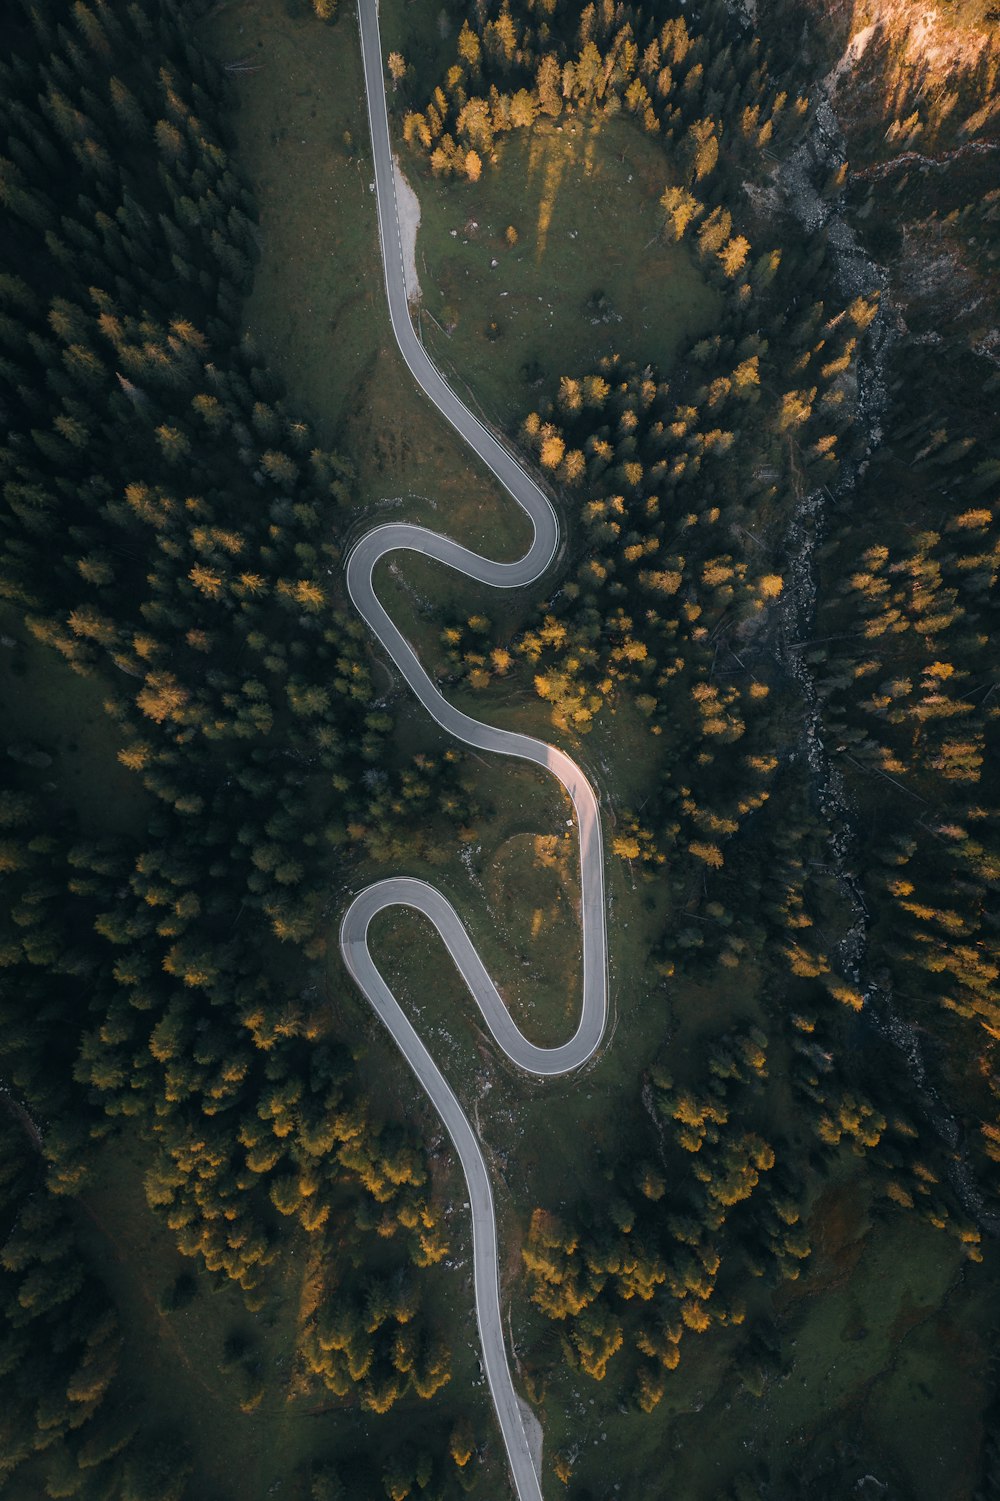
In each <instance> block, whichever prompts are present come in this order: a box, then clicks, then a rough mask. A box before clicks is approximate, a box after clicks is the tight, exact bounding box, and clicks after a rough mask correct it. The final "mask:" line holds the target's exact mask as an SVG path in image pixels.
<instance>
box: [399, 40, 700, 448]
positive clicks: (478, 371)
mask: <svg viewBox="0 0 1000 1501" xmlns="http://www.w3.org/2000/svg"><path fill="white" fill-rule="evenodd" d="M387 29H388V28H387ZM495 157H496V160H495V162H494V164H493V165H491V166H488V167H487V168H486V169H485V170H484V173H483V176H482V178H481V179H480V181H479V182H478V183H475V184H472V183H468V182H463V181H460V180H456V179H447V180H445V181H443V182H435V181H434V179H433V177H432V176H431V175H430V174H429V173H428V172H427V171H426V170H425V169H421V167H420V166H419V164H418V163H417V162H416V161H413V159H412V158H411V159H409V160H408V162H407V167H408V170H409V171H410V175H411V178H412V180H413V182H414V184H415V186H416V188H417V190H418V193H419V196H420V201H421V206H422V214H421V228H420V235H419V238H418V240H417V270H418V274H419V276H420V282H421V290H422V293H423V306H424V308H425V309H426V310H427V311H428V312H429V313H431V314H432V315H433V316H434V318H435V319H436V320H437V324H438V325H443V326H444V327H447V328H450V329H451V332H450V335H447V336H446V335H445V334H444V333H443V331H442V328H441V327H440V326H436V325H435V324H434V323H432V322H429V321H428V319H427V318H423V319H422V320H421V328H422V332H423V336H424V339H425V340H426V342H427V346H428V348H429V349H430V350H431V352H432V353H433V355H434V357H435V359H436V360H438V362H439V363H440V364H441V365H442V366H443V367H444V368H445V369H446V370H449V371H453V372H455V373H456V374H457V375H458V376H459V377H460V378H461V379H462V380H463V381H464V382H467V383H468V385H469V386H470V387H471V389H472V392H473V393H474V395H475V396H476V397H477V398H478V399H479V401H480V402H481V403H482V406H483V408H484V409H485V411H486V413H487V415H488V416H489V417H490V418H491V419H492V420H493V421H495V422H498V423H500V424H501V425H503V426H515V425H516V423H517V422H518V421H519V420H520V418H521V417H522V416H523V415H524V413H525V411H527V410H530V408H531V407H532V406H534V405H535V404H536V403H537V402H538V401H539V400H547V399H548V397H549V395H550V393H551V392H552V391H553V390H554V389H555V387H556V386H557V385H558V383H559V377H560V376H562V375H571V374H579V373H585V372H586V371H587V370H590V369H592V368H593V367H594V365H595V363H596V361H597V360H598V359H599V358H600V356H602V355H605V354H615V353H625V354H627V355H628V356H629V357H630V358H634V359H636V360H638V361H639V363H640V364H645V363H647V362H651V363H654V364H657V365H659V366H660V368H661V369H663V368H667V367H668V366H669V365H670V362H671V360H672V359H673V357H674V355H675V353H676V351H677V349H678V348H679V347H680V346H682V345H683V344H684V343H686V342H687V341H688V340H690V339H691V338H692V337H697V336H698V335H699V334H701V333H702V332H704V330H705V329H706V328H709V327H711V324H712V320H713V316H714V313H715V310H716V306H717V298H716V296H715V294H714V293H713V292H712V291H711V290H710V289H709V288H708V287H707V286H706V285H705V283H704V281H703V280H702V278H701V276H700V275H699V273H698V270H697V268H696V267H695V265H694V262H693V258H692V255H691V253H690V250H689V247H688V246H687V245H676V246H667V245H665V244H663V243H662V241H661V239H660V235H659V226H660V221H661V219H662V210H661V209H660V207H659V198H660V194H661V193H662V192H663V189H664V187H665V185H666V182H667V172H666V165H665V159H664V156H663V153H662V151H661V150H660V149H659V148H658V147H657V146H656V145H655V144H654V143H653V142H652V141H651V140H650V139H649V138H648V137H646V136H643V135H642V134H640V132H639V131H638V130H637V129H636V128H635V126H634V125H632V124H631V123H630V122H626V121H623V120H612V121H609V122H601V123H585V122H584V121H583V120H582V119H572V118H570V119H567V121H566V123H565V124H560V125H552V124H550V123H543V124H540V125H539V126H538V127H537V128H536V129H535V130H533V131H532V132H531V134H530V135H527V134H525V133H524V132H516V133H512V134H511V135H510V136H508V137H506V138H505V139H503V140H502V141H500V142H499V143H498V146H497V150H496V152H495ZM411 163H412V164H411ZM508 225H513V226H514V227H515V229H516V230H517V233H518V240H517V244H516V245H515V246H514V247H513V248H511V247H510V246H508V245H507V243H506V240H505V231H506V229H507V226H508ZM602 294H603V297H604V298H605V299H606V304H607V305H604V306H602V307H601V309H600V311H599V310H598V308H597V307H596V305H594V306H591V305H589V304H591V303H593V304H596V303H597V300H598V299H599V298H600V297H601V296H602ZM452 325H453V326H452ZM491 325H495V327H494V329H493V330H492V334H493V336H492V337H491ZM497 330H499V332H497Z"/></svg>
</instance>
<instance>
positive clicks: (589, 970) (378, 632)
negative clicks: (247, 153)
mask: <svg viewBox="0 0 1000 1501" xmlns="http://www.w3.org/2000/svg"><path fill="white" fill-rule="evenodd" d="M359 23H360V28H361V46H362V54H363V60H364V71H365V85H366V94H367V99H368V117H369V122H370V125H371V133H372V151H373V157H374V163H375V183H376V193H377V198H378V216H379V235H380V239H381V246H382V261H383V266H384V269H385V282H386V292H387V295H388V301H389V313H390V317H391V320H392V327H393V331H394V333H395V336H396V340H397V343H398V344H399V348H400V351H401V353H402V355H403V358H404V360H405V361H406V364H407V366H408V368H409V370H410V372H411V374H412V375H413V377H414V379H415V380H416V381H417V383H418V385H419V386H420V387H421V388H422V390H423V391H424V392H425V394H426V395H427V396H428V398H429V399H430V400H431V401H432V402H433V403H434V405H435V406H436V407H437V408H438V410H439V411H440V412H441V413H442V414H443V415H444V416H445V417H446V418H447V420H448V421H449V422H450V423H451V425H452V426H453V427H454V428H455V430H456V431H457V432H458V433H459V434H460V435H461V437H462V438H464V439H465V441H466V442H467V443H468V444H469V446H470V447H471V448H472V449H473V450H474V451H475V452H476V453H477V454H478V455H479V457H480V458H481V459H482V460H483V462H484V463H485V464H486V465H487V466H488V467H489V468H490V469H491V470H492V472H493V474H494V475H495V476H496V478H497V479H498V480H499V481H500V483H501V484H502V485H503V486H504V488H505V489H506V490H507V491H508V493H509V494H510V495H511V496H512V497H513V499H514V500H515V501H516V502H517V504H518V505H519V506H520V507H521V508H522V510H524V511H525V512H526V513H527V515H528V517H529V518H530V520H531V522H532V525H533V527H534V539H533V541H532V544H531V546H530V547H529V549H528V551H527V552H526V553H525V555H524V557H523V558H520V559H518V560H517V561H516V562H513V563H496V562H493V561H492V560H491V559H489V558H484V557H481V556H480V555H479V554H477V553H474V552H471V551H470V550H469V549H468V548H465V547H462V546H461V545H460V544H459V543H457V542H454V541H452V540H451V539H450V538H448V537H444V536H441V535H440V534H438V533H435V532H431V531H429V530H427V529H426V528H424V527H420V526H412V525H409V524H406V523H393V524H389V525H387V526H379V527H376V528H374V529H373V530H372V531H371V532H368V533H367V534H366V535H365V536H364V537H362V538H361V540H360V541H359V542H358V544H357V546H356V547H355V548H354V549H353V551H352V552H351V554H350V557H349V558H348V561H347V587H348V590H349V593H350V596H351V599H352V600H353V602H354V604H355V606H356V607H357V609H358V611H359V613H360V614H361V616H362V617H363V618H364V620H365V621H366V622H367V624H368V625H369V627H370V628H371V630H372V631H373V633H374V634H375V636H377V638H378V640H379V641H380V642H381V644H382V646H383V647H384V649H385V650H386V651H387V652H388V654H389V656H390V657H391V658H392V660H393V661H394V662H395V664H396V666H397V667H398V668H399V670H400V672H401V673H402V674H403V677H404V678H405V679H406V682H407V683H408V684H409V686H410V688H411V689H412V690H413V692H414V693H415V694H416V696H417V698H418V699H419V700H420V702H421V703H422V704H423V706H424V708H425V709H426V710H427V712H428V713H429V714H430V715H431V716H432V717H433V718H434V719H435V720H436V721H437V722H438V724H440V725H441V726H442V727H443V728H444V729H446V730H447V731H448V732H449V733H450V734H452V735H454V736H455V737H456V739H458V740H461V741H463V742H464V743H465V744H467V745H471V746H474V747H476V749H478V750H483V751H494V752H496V753H497V754H499V755H506V756H517V757H520V758H521V759H522V760H526V761H531V762H533V763H534V764H535V765H536V766H540V767H542V768H544V769H545V770H546V771H550V772H551V773H552V774H553V776H555V777H556V778H558V780H559V781H560V782H561V783H562V785H563V787H564V788H565V789H566V792H567V793H568V795H569V797H570V800H571V802H572V805H573V810H574V813H575V821H576V830H577V834H578V836H579V848H580V890H581V936H582V943H583V997H582V1003H581V1009H580V1021H579V1025H578V1027H577V1030H576V1032H575V1033H574V1035H573V1036H572V1037H571V1038H570V1040H569V1041H568V1042H566V1043H564V1044H563V1045H562V1046H561V1047H558V1048H539V1047H535V1046H534V1045H533V1044H532V1043H530V1042H529V1041H528V1040H527V1038H526V1037H525V1036H524V1035H523V1034H522V1033H521V1031H520V1030H519V1029H518V1027H517V1026H515V1024H514V1021H513V1019H512V1018H511V1016H510V1013H509V1012H508V1010H507V1008H506V1006H505V1005H504V1003H503V1001H502V1000H501V998H500V996H499V994H498V992H497V989H496V986H495V985H494V984H493V981H492V980H491V979H490V977H489V975H488V974H487V973H486V970H485V969H484V967H483V964H482V961H481V960H480V958H479V955H478V954H477V953H476V950H475V948H474V947H473V945H472V942H471V940H470V938H469V935H468V933H467V932H466V930H465V928H464V926H463V924H462V922H461V919H460V918H459V916H458V914H457V913H456V911H455V909H454V908H453V907H452V905H451V903H450V902H448V901H447V900H446V898H445V897H443V896H442V895H441V893H440V892H439V891H436V890H435V889H434V888H433V887H432V886H428V885H427V883H426V882H425V881H418V880H413V879H411V878H409V877H402V876H400V877H393V878H391V879H389V880H386V881H379V882H377V883H376V884H375V885H373V886H369V887H368V888H367V889H366V890H364V891H362V892H361V893H360V894H359V895H358V896H356V897H355V898H354V900H353V901H352V902H351V905H350V906H349V907H348V909H347V912H346V913H345V914H344V917H343V920H342V923H341V928H340V950H341V954H342V956H343V959H344V963H345V965H346V966H347V969H348V970H349V972H350V973H351V975H352V976H353V977H354V979H355V981H356V982H357V984H358V986H359V987H360V989H361V990H362V991H363V993H364V994H365V996H366V997H367V999H368V1000H369V1001H370V1003H371V1005H372V1006H373V1007H374V1009H375V1010H376V1012H377V1013H378V1015H379V1016H380V1017H381V1018H382V1021H383V1022H384V1023H385V1025H386V1027H387V1028H388V1029H389V1031H390V1032H391V1034H392V1036H393V1038H394V1040H395V1042H396V1044H397V1046H398V1047H399V1048H400V1050H401V1051H402V1053H403V1055H404V1057H405V1058H406V1060H407V1062H408V1063H409V1065H410V1067H411V1068H412V1070H413V1072H414V1073H415V1074H416V1076H417V1078H418V1079H419V1081H420V1083H421V1084H422V1086H423V1088H424V1089H425V1090H426V1092H427V1094H428V1095H429V1097H430V1099H431V1100H432V1102H433V1104H434V1106H435V1108H436V1109H437V1111H438V1113H439V1114H440V1116H441V1119H442V1121H443V1122H444V1125H445V1128H446V1129H447V1131H448V1134H449V1136H450V1137H451V1139H452V1142H453V1143H454V1145H455V1150H456V1151H457V1153H458V1156H459V1160H460V1161H461V1164H462V1170H463V1172H464V1174H465V1178H466V1182H467V1184H468V1189H469V1204H470V1208H471V1215H472V1239H473V1264H474V1285H475V1298H476V1316H477V1320H478V1324H479V1334H480V1340H481V1343H482V1352H483V1365H484V1369H485V1371H486V1377H487V1380H488V1382H489V1387H490V1393H491V1396H492V1398H493V1404H494V1407H495V1408H496V1413H497V1418H498V1420H499V1423H500V1428H501V1432H502V1434H503V1439H504V1444H505V1446H506V1450H507V1456H508V1459H509V1462H510V1469H511V1474H512V1477H513V1481H514V1487H515V1490H516V1492H517V1496H518V1501H541V1494H542V1493H541V1484H540V1480H539V1476H538V1474H537V1473H536V1469H535V1465H534V1462H533V1460H532V1456H531V1450H530V1447H529V1443H528V1439H527V1436H526V1434H525V1427H524V1422H523V1420H522V1416H521V1413H520V1410H519V1407H518V1399H517V1396H516V1394H515V1391H514V1386H513V1382H512V1380H511V1374H510V1367H509V1365H508V1362H507V1353H506V1349H505V1347H504V1342H503V1332H502V1323H501V1310H500V1284H499V1263H498V1256H497V1230H496V1215H495V1212H494V1207H493V1194H492V1190H491V1188H490V1179H489V1173H488V1170H487V1167H486V1163H485V1161H484V1158H483V1153H482V1150H481V1148H480V1145H479V1142H478V1140H477V1138H476V1135H475V1133H474V1131H473V1129H472V1126H471V1125H470V1123H469V1120H468V1118H467V1116H466V1115H465V1112H464V1111H463V1110H462V1107H461V1105H460V1104H459V1102H458V1100H457V1099H456V1097H455V1095H454V1093H453V1092H452V1090H451V1088H450V1086H449V1085H448V1083H447V1081H446V1080H445V1078H444V1076H443V1075H442V1074H441V1072H440V1070H439V1069H438V1067H437V1064H436V1063H435V1062H434V1060H433V1058H432V1057H431V1055H430V1053H429V1052H428V1050H427V1048H426V1047H425V1046H424V1044H423V1042H422V1041H421V1040H420V1038H419V1036H418V1035H417V1033H416V1031H415V1030H414V1028H413V1026H412V1025H411V1023H410V1021H409V1020H408V1018H407V1017H406V1015H405V1013H404V1012H403V1010H402V1008H401V1007H400V1006H399V1004H398V1002H397V1001H396V999H395V997H394V996H393V995H392V992H391V991H390V990H389V987H388V986H387V985H386V983H385V981H384V980H383V978H382V976H381V975H380V974H379V971H378V969H377V968H376V966H375V963H374V961H373V959H372V956H371V953H370V952H369V949H368V939H367V934H368V926H369V924H370V922H371V920H372V918H373V917H374V916H375V914H376V913H378V912H381V911H383V910H384V909H385V908H386V907H396V906H404V907H414V908H416V909H417V910H418V911H420V912H422V913H423V914H424V915H425V916H426V917H428V918H429V919H430V921H431V922H432V923H433V924H434V926H435V928H436V929H437V931H438V933H439V934H440V936H441V938H442V940H443V942H444V944H445V946H446V948H447V950H448V953H449V954H450V955H451V958H452V961H453V962H454V964H455V967H456V968H457V970H458V972H459V974H460V975H461V976H462V978H463V980H464V981H465V983H466V985H467V986H468V988H469V991H470V993H471V995H472V997H473V999H474V1000H475V1002H476V1005H477V1006H478V1007H479V1010H480V1012H481V1014H482V1017H483V1020H484V1022H485V1024H486V1026H487V1027H488V1029H489V1031H490V1033H491V1034H492V1036H493V1038H494V1040H495V1041H496V1043H497V1045H498V1047H500V1048H501V1049H502V1050H503V1052H504V1053H505V1054H506V1056H507V1057H508V1058H509V1059H510V1060H511V1061H512V1062H513V1063H514V1064H515V1065H516V1066H517V1067H518V1068H521V1069H523V1070H525V1072H527V1073H531V1074H536V1075H541V1076H545V1077H551V1076H554V1075H557V1074H565V1073H567V1072H569V1071H571V1070H573V1069H576V1068H579V1067H580V1065H581V1064H583V1063H585V1062H586V1060H587V1059H588V1058H589V1057H591V1055H592V1054H593V1053H594V1051H595V1049H596V1048H597V1047H598V1045H599V1044H600V1041H601V1038H602V1037H603V1035H604V1029H605V1025H606V1022H607V1014H608V976H607V930H606V922H605V904H604V853H603V844H602V837H601V821H600V814H599V810H598V806H597V799H596V797H595V795H594V792H593V789H592V788H591V786H590V783H589V782H588V781H587V778H586V777H585V775H584V774H583V772H582V771H581V770H580V768H579V767H578V766H577V765H576V763H575V762H574V761H572V760H571V759H570V758H569V756H567V755H565V754H564V753H563V752H562V751H560V750H558V749H557V748H556V747H555V746H551V745H546V744H545V742H544V741H541V740H534V739H532V738H531V737H530V736H528V735H519V734H515V733H513V732H511V731H509V730H501V729H496V728H494V727H493V726H491V725H487V724H483V723H481V722H480V721H479V720H476V719H472V718H470V716H469V715H467V714H464V713H462V711H461V710H460V709H456V708H455V707H454V706H453V705H452V704H449V703H448V702H447V700H446V699H445V698H444V697H443V695H442V694H441V693H440V692H439V691H438V689H437V688H436V687H435V686H434V684H433V683H432V682H431V680H430V678H429V677H428V676H427V673H426V672H425V671H424V669H423V667H422V666H421V664H420V661H419V659H418V658H417V655H416V653H415V652H414V650H413V648H412V647H411V646H410V644H409V642H408V641H407V640H406V639H405V637H404V636H403V635H402V634H401V632H400V631H399V630H398V628H397V627H396V626H395V625H394V624H393V622H392V620H391V619H390V617H389V615H388V614H387V613H386V611H385V609H384V608H383V606H382V605H381V604H380V603H379V601H378V599H377V597H376V595H375V591H374V588H373V586H372V572H373V570H374V568H375V565H376V563H377V562H378V560H379V559H380V558H382V557H384V556H385V555H386V553H389V552H395V551H399V550H409V551H413V552H419V553H421V554H423V556H424V557H430V558H436V559H437V560H438V561H440V562H442V563H445V564H447V565H448V566H449V567H451V568H455V569H457V570H458V571H459V572H461V573H464V574H466V575H467V576H468V577H469V578H472V579H475V580H476V581H477V582H479V583H482V584H485V585H487V586H489V587H491V588H497V589H512V588H519V587H522V586H524V585H526V584H530V583H533V582H534V580H535V579H537V578H539V577H540V576H541V575H542V573H544V571H545V569H546V568H547V567H548V566H549V564H550V563H551V561H552V559H553V557H554V556H555V552H556V548H557V547H558V543H559V525H558V521H557V519H556V515H555V512H554V510H553V509H552V505H551V503H550V501H549V500H548V497H547V496H546V495H545V494H544V493H543V492H542V491H541V490H540V489H539V487H538V486H537V485H536V484H535V483H534V481H533V480H532V479H531V478H530V476H529V475H528V474H526V473H525V471H524V470H523V469H522V467H521V465H520V464H519V463H518V461H517V459H516V458H515V457H514V456H513V454H511V453H510V452H508V450H507V449H506V448H504V447H503V446H502V445H501V444H500V443H499V442H498V441H497V439H496V438H495V437H494V436H493V434H492V433H490V432H488V431H487V429H486V428H485V427H484V426H483V424H482V423H481V422H479V421H478V420H477V418H475V417H474V416H473V415H472V413H471V412H470V411H469V410H468V409H467V408H466V407H465V406H464V405H463V404H462V402H460V401H459V399H458V397H457V396H456V395H455V394H454V392H453V391H452V390H451V388H450V387H449V386H448V384H447V382H446V381H445V380H444V378H443V376H442V375H441V374H440V372H439V371H438V370H437V369H436V367H435V366H434V365H433V364H432V363H431V360H430V358H429V357H428V355H427V353H426V351H425V350H424V348H423V346H422V345H421V343H420V341H419V340H418V338H417V336H416V334H415V332H414V329H413V325H412V322H411V320H410V314H409V309H408V306H407V300H406V289H405V283H404V275H403V259H402V246H401V241H400V234H399V226H398V220H397V215H396V199H395V184H394V175H393V169H392V148H391V144H390V139H389V124H388V116H387V111H386V99H385V83H384V78H383V72H382V51H381V41H380V37H379V26H378V12H377V7H376V4H375V0H359Z"/></svg>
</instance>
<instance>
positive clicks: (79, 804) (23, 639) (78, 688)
mask: <svg viewBox="0 0 1000 1501" xmlns="http://www.w3.org/2000/svg"><path fill="white" fill-rule="evenodd" d="M0 636H2V637H4V638H5V639H6V640H7V641H9V642H11V643H12V644H11V645H9V646H6V645H3V646H0V723H2V724H3V726H4V730H3V734H4V739H3V750H4V752H6V751H7V747H8V746H10V747H14V748H15V749H16V748H18V747H25V746H28V747H30V748H32V749H37V750H40V751H42V752H43V753H44V754H45V755H48V756H51V757H52V764H51V765H50V766H46V767H41V768H38V769H35V768H24V767H23V766H22V764H21V763H18V762H17V761H16V760H14V759H11V758H9V757H6V758H5V765H6V766H7V768H8V771H9V773H11V774H13V775H14V776H15V778H17V777H23V781H24V786H25V787H26V788H27V789H31V790H38V787H39V784H42V785H43V787H44V789H45V791H46V793H49V792H51V795H52V796H54V797H55V798H57V799H58V801H59V802H60V803H65V804H66V805H67V806H68V807H71V808H73V809H75V811H76V812H77V814H78V815H79V818H80V822H81V824H82V825H83V827H84V828H86V829H92V830H94V831H100V832H102V833H116V834H129V833H137V832H141V831H142V830H143V829H144V828H145V824H146V818H147V816H148V814H149V811H150V807H151V801H150V798H149V796H148V795H147V793H146V792H145V791H144V790H143V787H142V784H141V783H140V781H139V779H138V777H136V776H134V775H133V774H132V773H131V772H128V771H126V769H125V767H124V766H122V765H121V763H120V762H119V760H118V749H119V744H120V740H119V735H118V730H117V728H116V727H115V724H114V722H113V721H112V720H111V719H109V718H108V716H107V715H106V714H105V712H104V708H103V702H104V697H105V691H106V690H105V687H104V684H103V682H102V681H101V679H100V678H98V677H81V676H80V674H79V673H78V672H74V671H73V669H72V668H71V667H70V666H69V664H68V663H67V662H65V661H63V659H62V658H61V657H59V656H58V655H57V653H56V652H55V651H52V650H47V649H46V648H45V647H44V646H41V645H39V643H38V642H36V641H34V640H33V639H32V637H31V636H30V635H29V634H28V632H27V630H26V629H25V628H24V626H23V625H22V624H21V622H20V620H19V619H18V618H17V616H16V614H15V613H14V612H13V611H10V610H5V611H4V612H2V614H0Z"/></svg>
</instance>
